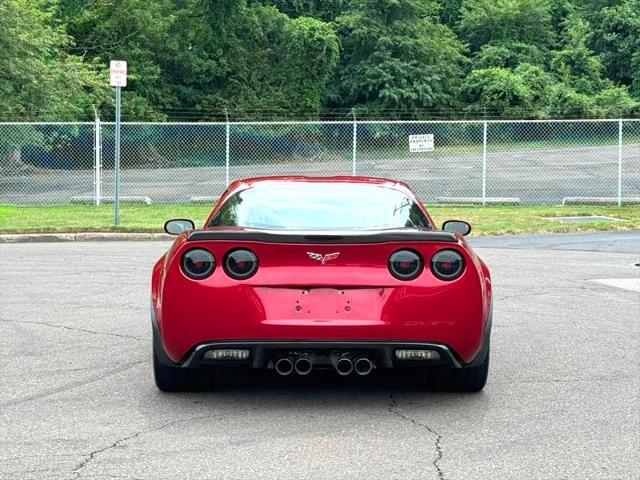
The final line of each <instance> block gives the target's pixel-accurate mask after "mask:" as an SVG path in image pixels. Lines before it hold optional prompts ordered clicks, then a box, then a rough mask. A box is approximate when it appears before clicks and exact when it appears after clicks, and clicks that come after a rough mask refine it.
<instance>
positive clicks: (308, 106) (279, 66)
mask: <svg viewBox="0 0 640 480" xmlns="http://www.w3.org/2000/svg"><path fill="white" fill-rule="evenodd" d="M213 3H215V2H207V1H200V2H196V4H195V6H196V8H195V9H194V10H192V11H191V15H192V16H191V22H192V27H191V28H190V29H189V32H185V38H186V41H187V43H188V46H189V47H188V49H185V51H188V53H186V54H184V56H187V57H189V58H188V59H187V60H188V61H185V62H183V65H186V67H184V68H183V69H182V72H181V77H182V78H185V80H186V82H188V85H189V89H188V90H187V89H183V90H182V92H181V94H182V95H181V97H182V98H183V101H184V102H185V103H187V102H188V103H189V104H191V105H193V106H194V107H195V108H197V109H201V110H204V111H207V110H209V111H210V110H218V111H221V110H223V109H225V108H226V109H228V110H230V111H231V112H233V113H235V114H236V116H238V115H242V114H243V112H244V111H255V110H267V111H269V110H271V111H272V110H280V111H290V112H292V114H294V115H295V114H296V113H297V114H300V112H302V113H306V114H307V115H315V116H317V115H318V113H319V109H320V106H321V105H320V92H321V91H322V89H323V88H324V85H325V82H326V80H327V78H328V77H329V75H330V74H331V71H332V69H333V67H334V65H335V62H336V60H337V56H338V48H339V45H338V39H337V37H336V35H335V33H334V31H333V29H332V28H331V27H330V26H329V25H328V24H326V23H324V22H322V21H320V20H317V19H312V18H308V17H299V18H296V19H294V20H292V19H290V18H289V17H288V16H286V15H284V14H283V13H281V12H279V11H278V10H277V9H276V8H274V7H265V6H253V7H247V6H246V5H244V4H243V3H242V2H236V3H235V5H234V6H232V7H231V6H230V7H229V11H228V15H225V16H224V17H221V16H220V12H219V10H218V9H217V8H214V6H213ZM194 12H195V13H196V15H193V13H194ZM310 59H313V61H310ZM185 94H186V95H185Z"/></svg>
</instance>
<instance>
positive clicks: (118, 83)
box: [109, 60, 127, 225]
mask: <svg viewBox="0 0 640 480" xmlns="http://www.w3.org/2000/svg"><path fill="white" fill-rule="evenodd" d="M109 83H110V85H111V86H112V87H116V130H115V143H116V145H115V147H116V148H115V155H114V157H115V158H114V160H115V161H114V177H115V184H116V185H115V192H114V198H113V223H115V224H116V225H119V224H120V106H121V105H120V104H121V97H122V92H121V90H122V87H126V86H127V62H124V61H122V60H111V63H110V64H109Z"/></svg>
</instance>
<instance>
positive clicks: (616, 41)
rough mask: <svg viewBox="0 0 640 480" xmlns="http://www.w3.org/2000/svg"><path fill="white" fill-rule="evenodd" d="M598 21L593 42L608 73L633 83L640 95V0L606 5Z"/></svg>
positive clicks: (620, 80) (618, 79)
mask: <svg viewBox="0 0 640 480" xmlns="http://www.w3.org/2000/svg"><path fill="white" fill-rule="evenodd" d="M594 22H597V23H594V26H595V28H594V31H593V34H592V36H591V39H592V40H591V45H592V46H593V48H594V49H595V50H596V51H597V52H599V53H600V57H601V58H602V63H603V64H604V68H605V71H606V74H607V77H608V78H610V79H611V80H613V81H615V82H619V83H621V84H623V85H630V86H633V90H634V91H635V93H636V95H637V96H638V97H639V98H640V0H625V1H622V2H621V3H620V4H618V5H614V6H610V7H607V8H604V9H602V10H601V11H600V12H599V15H598V16H597V18H596V19H595V20H594Z"/></svg>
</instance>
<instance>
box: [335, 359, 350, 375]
mask: <svg viewBox="0 0 640 480" xmlns="http://www.w3.org/2000/svg"><path fill="white" fill-rule="evenodd" d="M335 368H336V372H338V375H342V376H347V375H350V374H351V372H353V362H352V361H351V359H350V358H348V357H340V358H338V359H337V360H336V361H335Z"/></svg>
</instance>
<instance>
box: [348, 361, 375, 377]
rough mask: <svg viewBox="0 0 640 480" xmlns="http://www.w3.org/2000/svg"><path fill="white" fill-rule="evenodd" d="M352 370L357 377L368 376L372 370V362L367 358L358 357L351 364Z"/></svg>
mask: <svg viewBox="0 0 640 480" xmlns="http://www.w3.org/2000/svg"><path fill="white" fill-rule="evenodd" d="M353 369H354V370H355V371H356V373H357V374H358V375H362V376H364V375H369V374H370V373H371V372H372V370H373V362H372V361H371V360H369V359H368V358H367V357H360V358H358V359H356V361H355V362H354V363H353Z"/></svg>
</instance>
